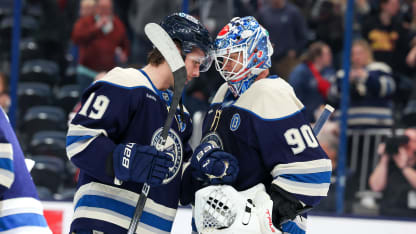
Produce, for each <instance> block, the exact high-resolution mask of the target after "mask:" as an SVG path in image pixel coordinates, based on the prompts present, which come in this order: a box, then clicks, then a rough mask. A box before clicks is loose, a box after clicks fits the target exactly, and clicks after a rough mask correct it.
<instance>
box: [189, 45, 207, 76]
mask: <svg viewBox="0 0 416 234" xmlns="http://www.w3.org/2000/svg"><path fill="white" fill-rule="evenodd" d="M204 58H205V54H204V52H203V51H202V50H201V49H199V48H193V49H192V52H191V53H188V54H187V55H186V58H185V67H186V72H187V79H186V83H188V82H189V81H191V80H192V79H193V78H195V77H199V68H200V66H201V62H202V61H203V59H204Z"/></svg>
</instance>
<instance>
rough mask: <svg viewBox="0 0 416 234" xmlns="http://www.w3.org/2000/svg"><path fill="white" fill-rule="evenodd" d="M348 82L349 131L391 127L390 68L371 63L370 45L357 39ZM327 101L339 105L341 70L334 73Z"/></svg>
mask: <svg viewBox="0 0 416 234" xmlns="http://www.w3.org/2000/svg"><path fill="white" fill-rule="evenodd" d="M351 51H352V53H351V70H350V74H349V81H350V96H351V100H350V108H349V110H348V127H349V128H388V127H391V126H392V123H393V117H392V95H393V94H394V92H395V82H394V79H393V77H392V73H391V68H390V67H389V66H388V65H387V64H385V63H381V62H375V61H374V60H373V54H372V51H371V48H370V46H369V44H368V43H367V42H366V41H365V40H356V41H354V43H353V45H352V50H351ZM336 77H337V79H336V80H335V81H334V83H333V85H332V86H331V88H330V91H329V95H328V98H329V99H330V100H331V101H333V102H335V103H338V102H339V99H340V94H341V92H340V87H341V81H342V78H343V77H344V71H342V70H341V71H339V72H337V75H336Z"/></svg>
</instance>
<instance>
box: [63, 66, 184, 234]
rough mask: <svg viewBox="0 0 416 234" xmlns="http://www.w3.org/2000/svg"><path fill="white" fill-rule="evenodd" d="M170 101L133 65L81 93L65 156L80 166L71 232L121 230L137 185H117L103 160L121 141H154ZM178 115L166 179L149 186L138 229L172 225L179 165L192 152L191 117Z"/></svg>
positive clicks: (171, 134) (159, 229)
mask: <svg viewBox="0 0 416 234" xmlns="http://www.w3.org/2000/svg"><path fill="white" fill-rule="evenodd" d="M170 99H171V93H169V92H161V91H159V90H158V89H156V87H155V86H154V85H153V83H152V82H151V80H150V79H149V77H148V76H147V74H146V73H145V72H144V71H142V70H136V69H132V68H129V69H122V68H114V69H113V70H111V71H110V72H108V73H107V74H106V76H105V77H104V78H103V79H101V80H99V81H96V82H95V83H93V84H92V85H91V86H90V87H89V88H88V89H87V90H86V91H85V93H84V95H83V97H82V107H81V109H80V110H79V112H78V113H77V114H76V115H75V117H74V119H73V120H72V121H71V123H70V125H69V129H68V135H67V154H68V157H69V159H70V160H71V161H72V162H73V163H74V164H75V165H76V166H77V167H79V168H80V176H79V182H78V189H77V192H76V194H75V197H74V206H75V211H74V216H73V221H72V224H71V230H72V231H74V230H98V231H103V232H105V233H125V232H126V229H127V228H128V227H129V224H130V221H131V217H132V216H133V213H134V209H135V206H136V203H137V200H138V198H139V194H140V191H141V187H142V184H137V183H133V182H124V183H123V184H122V185H116V184H115V183H114V177H112V176H110V175H109V173H107V172H106V167H107V166H108V165H106V164H107V159H108V158H109V157H112V152H113V150H114V148H115V146H116V145H117V144H120V143H129V142H134V143H137V144H141V145H151V144H154V142H155V141H156V140H157V138H158V137H159V136H160V134H161V129H162V126H163V124H164V122H165V119H166V116H167V113H168V110H167V104H168V103H170ZM180 116H181V115H180V114H179V111H177V115H176V116H175V119H174V120H173V124H172V128H171V130H170V132H169V137H168V141H167V146H169V147H170V149H169V150H170V151H171V152H172V151H173V152H174V154H175V160H174V166H173V168H171V175H169V176H170V183H168V184H166V185H162V186H158V187H152V188H151V190H150V193H149V196H148V199H147V202H146V206H145V208H144V211H143V214H142V217H141V222H140V224H139V226H138V228H137V232H138V233H169V232H170V230H171V228H172V224H173V220H174V218H175V215H176V209H177V207H178V201H179V197H180V181H181V176H182V175H181V169H182V163H183V162H184V161H187V160H188V159H189V157H190V156H191V155H192V149H191V148H190V146H189V145H188V144H187V141H188V140H189V138H190V136H191V133H192V126H191V122H190V117H189V114H188V113H187V112H186V113H185V115H184V119H181V117H180ZM178 171H179V172H178Z"/></svg>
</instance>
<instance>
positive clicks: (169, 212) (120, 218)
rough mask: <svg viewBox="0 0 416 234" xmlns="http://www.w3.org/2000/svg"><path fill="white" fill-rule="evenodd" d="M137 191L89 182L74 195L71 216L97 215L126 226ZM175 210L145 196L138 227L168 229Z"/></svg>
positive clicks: (164, 230)
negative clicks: (72, 213)
mask: <svg viewBox="0 0 416 234" xmlns="http://www.w3.org/2000/svg"><path fill="white" fill-rule="evenodd" d="M138 197H139V195H138V194H137V193H133V192H131V191H127V190H123V189H119V188H114V187H110V186H107V185H103V184H99V183H95V182H91V183H89V184H86V185H83V186H82V187H81V188H80V189H79V190H78V191H77V193H76V195H75V198H74V204H75V213H74V217H73V219H74V220H75V219H79V218H87V219H97V220H102V221H105V222H109V223H112V224H114V225H118V226H120V227H123V228H126V229H127V228H128V227H129V223H130V219H131V217H132V216H133V213H134V209H135V205H136V203H137V200H138ZM175 215H176V210H175V209H172V208H168V207H165V206H163V205H160V204H156V203H155V202H154V201H152V199H150V198H149V199H148V201H147V202H146V207H145V209H144V211H143V216H142V218H141V222H142V223H143V224H141V225H140V227H139V229H140V228H142V229H144V230H146V231H151V232H157V233H160V232H162V233H165V232H166V233H169V232H170V230H171V228H172V225H173V220H174V218H175Z"/></svg>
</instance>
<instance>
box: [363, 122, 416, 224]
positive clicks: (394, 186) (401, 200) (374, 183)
mask: <svg viewBox="0 0 416 234" xmlns="http://www.w3.org/2000/svg"><path fill="white" fill-rule="evenodd" d="M404 134H405V136H407V137H408V142H407V143H405V144H403V145H400V146H399V145H397V144H395V143H394V142H393V141H391V140H390V141H386V143H385V144H381V145H380V146H379V154H380V155H381V158H380V161H379V162H378V164H377V166H376V168H375V169H374V171H373V172H372V174H371V176H370V179H369V181H368V182H369V185H370V188H371V190H373V191H376V192H382V194H383V196H382V199H381V203H380V214H382V215H387V216H406V217H409V216H413V217H415V215H416V204H415V202H416V200H415V195H416V191H415V190H416V128H408V129H406V130H405V133H404ZM397 147H398V148H397ZM394 150H396V152H395V153H391V152H392V151H394ZM389 151H391V152H390V153H391V154H389V153H388V152H389Z"/></svg>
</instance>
